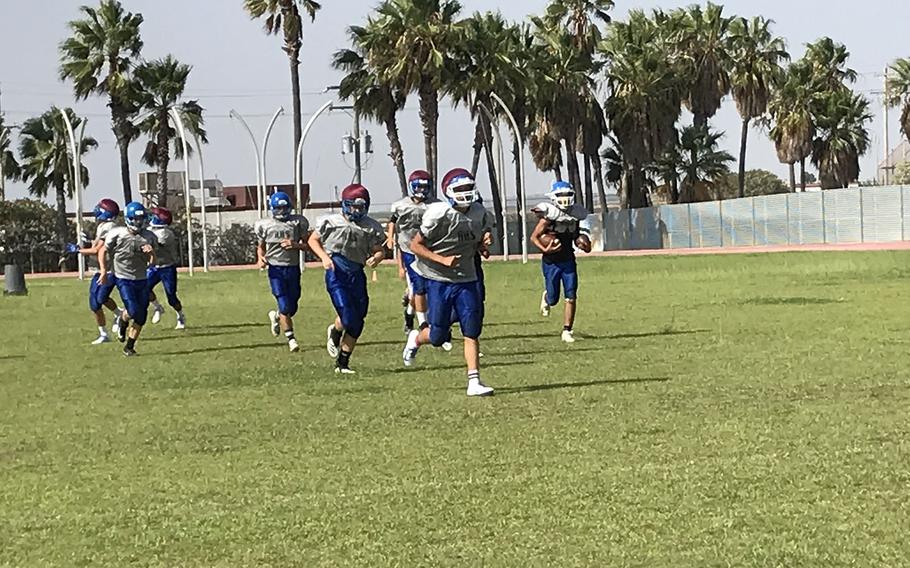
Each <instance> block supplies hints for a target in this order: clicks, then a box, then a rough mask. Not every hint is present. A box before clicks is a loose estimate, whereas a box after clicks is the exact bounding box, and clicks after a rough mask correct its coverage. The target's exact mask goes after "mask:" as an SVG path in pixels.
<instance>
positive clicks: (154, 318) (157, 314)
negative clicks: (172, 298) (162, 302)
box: [152, 307, 164, 323]
mask: <svg viewBox="0 0 910 568" xmlns="http://www.w3.org/2000/svg"><path fill="white" fill-rule="evenodd" d="M163 313H164V308H162V307H158V308H155V310H154V311H153V312H152V323H158V322H159V321H161V314H163Z"/></svg>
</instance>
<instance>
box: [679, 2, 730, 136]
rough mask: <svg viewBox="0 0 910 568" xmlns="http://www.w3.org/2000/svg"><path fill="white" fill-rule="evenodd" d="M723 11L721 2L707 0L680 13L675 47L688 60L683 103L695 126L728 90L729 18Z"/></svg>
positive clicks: (704, 120)
mask: <svg viewBox="0 0 910 568" xmlns="http://www.w3.org/2000/svg"><path fill="white" fill-rule="evenodd" d="M723 11H724V7H723V6H720V5H718V4H714V3H712V2H708V4H707V5H706V6H705V7H704V8H702V7H701V6H699V5H693V6H691V7H689V8H688V9H685V10H684V11H683V12H682V14H681V16H682V18H681V19H680V21H681V23H683V27H682V28H681V29H680V30H678V31H679V35H678V36H677V38H676V39H677V41H678V44H677V48H678V49H679V50H680V51H681V53H682V54H683V55H684V56H685V58H686V60H687V62H688V65H687V67H688V69H687V71H688V77H689V85H688V89H687V90H688V92H687V94H686V97H685V103H686V106H687V107H688V109H689V110H690V111H691V112H692V115H693V124H694V125H695V126H706V125H707V124H708V119H710V118H711V117H712V116H714V115H715V113H717V111H718V109H720V105H721V102H722V101H723V99H724V97H725V96H727V93H729V92H730V75H729V71H730V68H731V63H730V58H731V45H730V24H731V21H732V19H731V18H727V17H725V16H724V15H723Z"/></svg>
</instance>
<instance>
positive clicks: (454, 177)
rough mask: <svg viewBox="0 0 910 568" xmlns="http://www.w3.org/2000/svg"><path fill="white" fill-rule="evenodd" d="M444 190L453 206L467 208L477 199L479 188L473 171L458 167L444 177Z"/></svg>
mask: <svg viewBox="0 0 910 568" xmlns="http://www.w3.org/2000/svg"><path fill="white" fill-rule="evenodd" d="M442 192H443V194H444V195H445V196H446V199H448V200H449V204H450V205H451V206H452V207H455V208H458V209H467V208H468V207H470V206H471V204H472V203H474V202H475V201H477V189H476V186H475V184H474V176H472V175H471V172H469V171H467V170H465V169H461V168H457V169H454V170H452V171H450V172H449V173H448V174H446V176H445V177H444V178H443V181H442Z"/></svg>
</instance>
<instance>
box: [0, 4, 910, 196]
mask: <svg viewBox="0 0 910 568" xmlns="http://www.w3.org/2000/svg"><path fill="white" fill-rule="evenodd" d="M82 3H83V2H80V1H74V0H0V88H2V99H0V100H2V109H3V111H4V112H5V113H6V117H7V121H8V122H12V123H18V122H21V121H22V120H24V119H26V118H28V117H29V116H34V115H37V114H40V113H41V112H42V111H44V110H46V109H47V108H48V107H50V106H51V105H58V106H64V105H72V104H73V100H72V96H71V91H70V87H69V86H68V85H65V84H63V83H61V82H59V81H58V79H57V66H58V59H57V58H58V55H57V45H58V44H59V42H60V41H61V40H62V39H63V38H64V37H65V36H66V33H67V29H66V22H67V21H69V20H70V19H72V18H74V17H76V16H77V12H78V6H79V5H80V4H82ZM123 3H124V5H125V6H126V7H127V8H128V9H129V10H131V11H134V12H141V13H142V14H143V15H144V17H145V23H144V24H143V27H142V38H143V40H144V41H145V48H144V51H143V54H144V56H145V57H146V58H149V59H152V58H157V57H161V56H163V55H166V54H168V53H171V54H173V55H175V56H176V57H177V58H178V59H180V60H181V61H183V62H186V63H189V64H191V65H193V72H192V73H191V75H190V79H189V86H188V89H187V95H188V96H189V97H192V98H198V99H199V100H200V102H201V104H202V105H203V106H204V107H205V109H206V113H207V115H206V128H207V129H208V131H209V139H210V142H211V143H210V144H209V146H208V148H206V152H205V161H206V174H207V175H206V177H215V176H217V177H218V178H220V179H221V180H222V181H223V182H224V183H225V185H240V184H253V183H254V182H255V181H254V180H255V173H254V172H255V170H254V162H253V157H252V153H251V151H250V143H249V139H248V138H247V135H246V133H245V132H244V131H243V130H242V129H241V127H240V125H239V124H237V123H236V122H234V121H232V120H230V119H229V118H228V113H229V112H230V110H231V109H236V110H237V111H238V112H240V113H241V114H243V115H245V116H247V118H248V120H249V122H250V124H251V126H252V127H253V129H254V131H255V132H256V134H257V137H259V138H261V136H262V133H263V132H264V129H265V126H266V123H267V122H268V118H269V116H270V115H271V114H272V113H273V112H274V111H275V110H276V109H277V108H278V107H279V106H281V105H283V106H284V107H285V108H286V109H287V111H288V114H286V115H285V116H284V117H283V118H282V119H280V120H279V122H278V124H277V126H276V128H275V131H274V134H273V137H272V141H271V146H270V148H269V160H268V171H269V181H270V182H272V183H282V182H290V181H292V172H293V166H292V163H293V162H292V148H291V146H292V136H293V135H292V129H291V119H290V116H289V113H290V109H291V105H290V96H289V95H288V93H289V83H290V80H289V73H288V63H287V58H286V56H285V54H284V52H283V51H281V42H280V39H279V38H276V37H268V36H266V35H265V34H263V33H262V28H261V24H260V23H259V22H254V21H250V20H249V18H248V17H247V15H246V14H245V12H244V11H243V9H242V3H241V1H240V0H124V2H123ZM322 3H323V10H322V11H321V12H319V15H318V18H317V21H316V23H315V24H312V25H311V24H308V25H307V27H306V38H305V45H304V49H303V55H302V59H303V66H302V70H301V78H302V90H303V92H304V93H305V94H304V96H303V110H304V113H305V114H307V113H311V112H313V111H314V110H316V109H317V108H318V107H319V106H320V105H321V104H322V103H323V102H324V101H326V100H328V99H329V98H331V95H326V94H322V93H321V91H322V90H323V88H324V87H325V86H326V85H332V84H336V83H337V82H338V80H339V74H338V73H337V72H335V71H334V70H332V69H331V67H330V59H331V55H332V53H333V52H334V51H335V50H336V49H338V48H340V47H343V46H345V45H346V40H347V38H346V35H345V28H346V27H347V26H348V25H351V24H359V23H362V22H363V21H364V20H365V18H366V15H367V14H368V13H369V12H370V10H371V9H372V8H373V7H374V6H375V5H376V4H377V0H324V1H323V2H322ZM463 3H464V7H465V10H464V13H465V14H468V13H470V12H472V11H475V10H481V11H482V10H495V9H497V8H498V9H500V10H501V11H502V12H503V14H504V15H505V16H506V17H507V18H510V19H516V20H517V19H521V18H524V17H525V16H527V15H528V14H529V13H534V12H541V11H542V10H543V7H544V6H545V5H546V1H545V0H522V1H520V2H518V1H513V0H508V1H506V0H503V1H502V2H498V3H497V2H489V1H481V0H463ZM688 3H689V2H685V1H682V0H675V1H674V0H650V1H647V2H626V1H624V0H617V9H616V12H615V16H616V17H618V18H623V17H624V15H625V14H626V13H627V12H628V10H629V9H631V8H645V9H650V8H652V7H662V8H672V7H676V6H680V5H685V4H688ZM725 5H726V10H727V12H728V13H729V14H738V15H743V16H752V15H756V14H757V13H761V14H762V15H764V16H766V17H769V18H772V19H774V20H775V22H776V25H775V28H774V29H775V31H776V33H777V34H779V35H781V36H783V37H784V38H786V40H787V42H788V46H789V49H790V51H791V53H792V54H793V55H794V56H799V55H801V54H802V52H803V45H804V44H805V43H806V42H809V41H812V40H814V39H816V38H818V37H820V36H823V35H828V36H831V37H833V38H834V39H835V40H837V41H840V42H843V43H845V44H846V45H847V46H848V48H849V49H850V51H851V53H852V59H851V65H852V66H853V68H854V69H856V70H857V71H858V72H859V73H860V80H859V82H858V83H857V85H856V89H857V90H859V91H862V92H865V93H866V94H867V96H869V97H870V98H871V99H872V101H873V109H874V112H875V114H876V120H875V122H874V123H872V125H871V128H872V139H873V142H872V144H873V146H872V149H871V150H870V152H869V153H868V154H867V156H866V157H865V158H864V160H863V173H862V177H863V178H869V177H873V176H874V175H875V165H876V164H877V163H878V161H879V160H880V159H881V156H882V152H883V149H882V147H883V137H882V133H881V103H880V99H879V95H877V94H873V93H872V91H874V90H878V89H880V88H881V84H882V78H881V73H882V71H883V69H884V68H885V66H886V65H887V64H888V63H890V62H891V61H892V60H894V59H895V58H896V57H901V56H908V55H910V43H907V44H906V45H904V42H903V41H902V38H904V37H906V23H907V22H908V21H910V2H907V1H906V0H867V1H866V2H852V1H851V2H847V1H843V0H798V1H794V0H786V1H784V0H764V1H762V2H757V1H755V0H730V1H728V2H726V3H725ZM75 108H76V110H77V112H79V113H80V114H81V115H83V116H87V117H88V125H87V133H88V134H89V135H91V136H94V137H95V138H96V139H97V140H98V142H99V147H98V149H97V150H95V151H94V152H92V153H91V154H90V155H89V157H88V158H87V159H86V161H85V162H86V165H87V166H88V167H89V169H90V171H91V185H90V186H89V188H88V190H87V197H86V202H87V204H91V203H94V202H95V201H97V200H98V199H100V198H102V197H106V196H111V197H114V198H117V199H118V200H119V199H121V198H122V197H121V189H120V183H119V165H118V164H119V162H118V154H117V151H116V145H115V141H114V136H113V134H112V133H111V130H110V119H109V115H108V112H107V107H106V106H105V105H104V102H103V101H101V100H100V99H97V98H93V99H89V100H88V101H85V102H81V103H78V104H75ZM896 119H897V113H896V112H895V113H892V134H891V144H892V146H893V145H896V144H897V142H898V141H899V139H898V130H897V127H896V122H897V120H896ZM304 120H306V117H305V118H304ZM399 122H400V126H401V131H402V136H403V139H404V146H405V158H406V166H407V168H408V169H409V170H410V169H414V168H418V167H422V156H423V150H422V137H421V134H420V133H421V130H420V123H419V117H418V114H417V98H416V96H412V97H411V99H410V100H409V101H408V104H407V107H406V108H405V110H404V112H403V113H402V114H401V115H400V117H399ZM713 124H714V126H715V127H716V128H718V129H719V130H724V131H726V132H727V136H726V138H725V139H724V145H725V146H726V147H727V149H728V150H730V152H731V153H732V154H734V155H738V140H739V128H740V120H739V117H738V115H737V114H736V110H735V108H734V107H733V104H732V102H730V101H728V102H727V103H726V104H725V105H724V108H723V109H722V110H721V111H720V112H719V113H718V115H717V116H716V117H715V119H714V121H713ZM350 126H351V119H350V117H349V116H347V115H345V114H343V113H341V112H336V113H334V114H332V115H330V116H328V117H326V118H324V119H320V121H319V122H318V123H317V125H316V127H314V129H313V131H312V132H311V134H310V139H309V143H308V151H307V154H306V156H307V157H306V173H307V181H309V182H310V183H311V184H312V186H313V195H314V199H323V198H329V197H331V196H332V194H333V188H334V186H336V185H337V186H340V187H344V186H345V185H347V183H349V182H350V179H351V175H352V169H351V168H350V167H349V166H348V165H346V164H345V162H344V161H343V159H342V156H341V153H340V151H341V142H340V138H341V136H342V135H343V134H344V132H345V131H346V130H349V129H350ZM365 128H367V129H369V130H370V132H371V134H372V135H373V139H374V142H375V150H376V152H375V155H374V156H373V159H372V161H371V162H370V163H369V169H367V170H365V172H364V183H365V184H366V185H367V186H368V187H369V188H370V189H371V191H372V192H373V195H374V199H373V201H374V203H377V204H379V203H384V202H385V203H387V202H390V201H392V200H393V199H394V198H395V195H396V193H397V191H398V190H397V187H396V185H397V181H396V179H397V178H396V176H395V173H394V169H393V167H392V165H391V161H390V160H389V159H388V157H387V156H386V153H387V152H388V144H387V141H386V138H385V134H384V130H383V129H382V128H381V127H380V126H379V125H370V124H367V125H366V126H365ZM439 129H440V138H441V139H440V169H441V170H442V171H445V170H447V169H449V168H452V167H456V166H462V165H465V163H466V162H468V160H470V155H471V154H470V149H471V143H472V135H473V128H472V126H471V124H470V122H469V120H468V119H467V116H466V114H465V113H464V111H455V110H452V109H451V106H450V104H449V103H448V101H443V102H442V104H441V118H440V125H439ZM503 135H504V136H506V135H507V134H506V131H505V130H504V131H503ZM750 139H751V141H752V144H751V146H750V151H749V159H748V165H749V167H761V168H766V169H770V170H772V171H774V172H776V173H777V174H779V175H781V177H785V176H786V167H785V166H782V165H781V164H779V163H778V162H777V159H776V157H775V154H774V150H773V146H772V145H771V144H770V142H768V140H767V138H766V137H765V136H764V134H762V133H760V132H758V131H756V130H753V132H752V134H751V138H750ZM143 145H144V142H143V141H140V142H137V143H135V144H134V145H133V147H132V150H131V154H132V157H133V160H132V168H133V178H134V180H135V173H136V172H138V171H141V170H143V169H147V168H146V166H144V165H142V164H141V163H140V161H139V156H140V154H141V151H142V147H143ZM528 161H529V166H528V179H529V183H530V184H531V185H533V186H534V187H532V192H534V193H537V192H539V191H541V190H543V189H544V188H545V187H546V184H547V183H548V181H547V180H548V178H547V176H544V175H538V174H535V172H534V168H533V165H532V164H531V163H530V160H528ZM180 167H182V166H181V163H179V162H177V163H174V162H172V169H178V168H180ZM193 171H195V166H193ZM480 179H483V178H480ZM135 183H136V182H135V181H134V191H136V185H135ZM8 187H9V186H8ZM535 188H536V191H535ZM484 191H485V193H486V190H484ZM8 193H9V196H10V197H11V198H16V197H21V196H23V195H25V193H26V192H25V188H24V186H23V185H22V184H13V185H12V187H11V188H9V189H8Z"/></svg>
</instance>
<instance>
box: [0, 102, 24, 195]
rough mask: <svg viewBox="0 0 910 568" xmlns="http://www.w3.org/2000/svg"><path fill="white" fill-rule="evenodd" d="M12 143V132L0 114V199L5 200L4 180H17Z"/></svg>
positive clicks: (17, 174) (18, 171) (17, 173)
mask: <svg viewBox="0 0 910 568" xmlns="http://www.w3.org/2000/svg"><path fill="white" fill-rule="evenodd" d="M12 145H13V140H12V134H11V132H10V129H9V128H7V127H6V125H4V124H3V115H2V114H0V201H5V200H6V180H10V181H18V180H19V175H20V170H19V162H17V161H16V155H15V154H13V151H12Z"/></svg>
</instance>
